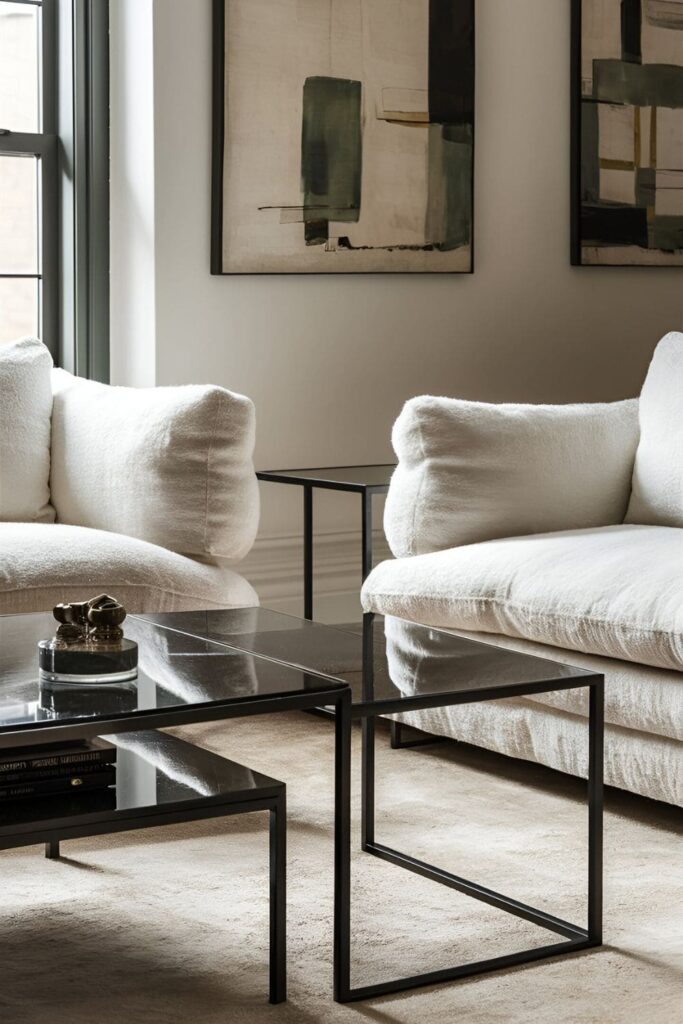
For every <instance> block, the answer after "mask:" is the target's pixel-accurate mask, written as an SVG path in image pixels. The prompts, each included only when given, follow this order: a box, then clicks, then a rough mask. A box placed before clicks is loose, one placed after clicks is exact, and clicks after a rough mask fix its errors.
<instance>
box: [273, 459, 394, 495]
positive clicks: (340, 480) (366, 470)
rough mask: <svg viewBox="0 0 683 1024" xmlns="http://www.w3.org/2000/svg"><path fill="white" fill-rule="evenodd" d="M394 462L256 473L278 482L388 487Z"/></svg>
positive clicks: (347, 486) (359, 487)
mask: <svg viewBox="0 0 683 1024" xmlns="http://www.w3.org/2000/svg"><path fill="white" fill-rule="evenodd" d="M395 469H396V465H395V464H394V463H392V464H387V465H377V466H327V467H323V468H315V469H268V470H261V471H259V472H258V473H257V474H256V475H257V476H258V478H259V479H260V480H272V481H275V482H280V483H313V484H314V485H320V486H322V485H326V486H328V487H340V488H342V489H343V488H354V489H357V490H363V489H364V488H366V487H375V488H379V487H386V488H388V487H389V482H390V480H391V476H392V473H393V472H394V470H395Z"/></svg>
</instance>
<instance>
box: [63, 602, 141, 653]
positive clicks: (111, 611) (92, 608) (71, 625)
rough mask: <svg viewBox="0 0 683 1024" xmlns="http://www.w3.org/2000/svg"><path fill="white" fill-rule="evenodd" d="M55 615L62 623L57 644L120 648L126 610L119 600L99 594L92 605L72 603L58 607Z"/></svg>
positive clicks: (90, 603) (88, 603) (89, 603)
mask: <svg viewBox="0 0 683 1024" xmlns="http://www.w3.org/2000/svg"><path fill="white" fill-rule="evenodd" d="M52 614H53V615H54V617H55V619H56V620H57V622H58V623H59V627H58V629H57V633H56V636H55V640H56V641H61V642H63V643H64V644H66V645H67V646H69V645H71V644H95V645H97V644H109V645H116V644H120V642H121V641H122V640H123V630H122V629H121V623H122V622H123V620H124V619H125V617H126V609H125V608H124V607H123V605H122V604H120V603H119V602H118V601H117V600H116V598H115V597H110V596H109V594H99V595H98V596H97V597H93V598H91V599H90V600H89V601H71V602H68V603H66V602H64V603H62V604H58V605H55V607H54V608H53V609H52Z"/></svg>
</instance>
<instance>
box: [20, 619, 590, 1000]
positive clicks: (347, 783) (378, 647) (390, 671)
mask: <svg viewBox="0 0 683 1024" xmlns="http://www.w3.org/2000/svg"><path fill="white" fill-rule="evenodd" d="M51 631H52V620H51V618H50V616H48V615H41V614H28V615H18V616H3V617H0V750H8V749H11V748H13V747H14V748H16V747H19V746H24V745H32V744H38V743H46V742H54V741H58V740H61V739H64V740H72V739H78V738H89V737H93V736H97V735H102V734H111V733H113V734H115V735H116V737H117V742H121V743H124V742H128V743H129V744H130V743H131V742H134V738H135V735H136V734H138V733H140V731H141V730H150V729H151V730H154V729H158V728H162V727H164V726H174V725H181V724H186V723H192V722H201V721H211V720H218V719H227V718H234V717H239V716H245V715H257V714H263V713H272V712H279V711H288V710H308V709H311V708H319V707H328V708H331V709H332V710H333V711H334V729H335V755H334V778H335V817H334V849H335V853H334V866H333V876H334V877H333V881H334V920H333V933H334V956H333V979H334V997H335V999H336V1000H337V1001H339V1002H349V1001H351V1000H361V999H372V998H374V997H376V996H381V995H386V994H388V993H393V992H400V991H403V990H405V989H410V988H415V987H418V986H421V985H427V984H434V983H436V982H444V981H448V980H453V979H458V978H463V977H467V976H470V975H475V974H481V973H484V972H486V971H493V970H497V969H500V968H505V967H510V966H513V965H516V964H522V963H528V962H531V961H535V960H541V959H543V958H545V957H551V956H552V957H555V956H559V955H563V954H568V953H574V952H576V951H578V950H582V949H586V948H589V947H591V946H597V945H600V943H601V941H602V800H603V798H602V785H603V782H602V771H603V768H602V765H603V730H604V725H603V700H604V697H603V677H602V676H601V675H598V674H596V673H589V672H586V671H583V670H581V669H577V668H572V667H571V666H568V665H562V664H558V663H557V662H554V661H552V662H551V661H546V660H545V659H542V658H537V657H532V656H530V655H527V654H521V653H519V652H515V651H510V650H507V649H504V648H500V647H496V646H495V645H492V644H486V643H479V642H476V641H473V640H469V639H465V638H464V637H459V636H454V635H453V634H450V633H445V632H443V631H441V630H437V629H431V628H429V627H425V626H419V625H416V624H415V623H411V622H406V621H405V620H402V619H397V618H389V617H387V618H386V619H384V620H380V619H375V617H374V616H372V615H368V616H365V619H364V622H363V627H362V630H361V631H360V632H357V633H356V632H352V631H349V630H343V629H335V628H333V627H329V626H323V625H320V624H318V623H316V622H312V621H309V620H307V619H300V618H295V617H293V616H289V615H283V614H281V613H277V612H272V611H269V610H267V609H263V608H241V609H230V610H224V611H221V610H217V611H199V612H176V613H169V614H160V615H143V616H137V615H134V616H130V617H129V619H128V620H127V622H126V633H127V635H129V636H130V637H131V639H134V640H136V641H137V643H138V645H139V649H140V671H139V674H138V679H137V680H136V681H134V682H133V683H130V684H127V685H125V686H123V685H122V686H113V685H112V684H108V685H107V686H105V687H99V688H98V690H97V691H95V692H93V690H92V688H91V689H90V690H89V691H88V692H87V693H84V694H83V695H82V702H81V703H80V704H79V695H78V691H77V690H74V689H72V688H69V689H68V690H67V692H66V694H64V693H55V692H54V691H51V692H44V690H43V688H42V687H41V684H40V683H39V682H38V680H37V678H36V677H37V673H36V670H35V645H36V643H37V641H38V640H39V639H41V638H42V637H44V636H48V635H49V634H50V633H51ZM575 687H587V688H588V690H589V694H590V697H589V707H590V714H589V720H588V765H587V767H588V782H587V798H588V857H587V876H588V886H587V916H586V921H585V923H583V924H575V923H572V922H569V921H566V920H563V919H561V918H559V917H556V916H554V915H552V914H550V913H547V912H546V911H542V910H538V909H536V908H534V907H532V906H530V905H528V904H526V903H523V902H521V901H519V900H516V899H512V898H510V897H508V896H506V895H504V894H503V893H500V892H496V891H494V890H492V889H489V888H487V887H486V886H483V885H481V884H479V883H477V882H475V881H471V880H468V879H466V878H463V877H461V876H459V875H456V874H454V873H452V872H449V871H445V870H443V869H441V868H439V867H438V866H437V865H433V864H428V863H426V862H424V861H420V860H418V859H416V858H414V857H412V856H410V855H408V854H406V853H403V852H402V851H399V850H396V849H393V848H391V847H389V846H387V845H385V844H383V843H382V842H381V841H380V840H379V838H378V837H377V834H376V820H375V819H376V815H375V720H376V718H377V717H378V716H382V715H387V714H395V713H398V712H404V711H411V710H419V709H423V708H430V707H446V706H457V705H461V704H468V703H474V702H478V701H487V700H496V699H498V698H502V697H519V696H524V695H528V694H536V693H545V692H549V691H553V690H563V689H570V688H575ZM352 719H356V720H358V721H359V722H360V723H361V730H362V766H361V767H362V771H361V787H362V849H363V850H364V851H365V852H366V853H368V854H370V855H372V856H375V857H378V858H380V859H382V860H384V861H387V862H389V863H390V864H392V865H394V866H395V867H399V868H401V869H403V870H404V871H407V872H412V873H416V874H418V875H422V876H423V877H425V878H428V879H431V880H432V881H434V882H437V883H439V884H441V885H444V886H446V887H448V888H451V889H455V890H458V891H459V892H461V893H465V894H467V895H468V896H471V897H473V898H475V899H477V900H480V901H482V902H483V903H486V904H488V905H489V906H492V907H497V908H498V909H500V910H503V911H506V912H507V913H509V914H512V915H514V916H516V917H519V918H522V919H524V920H526V921H529V922H532V923H533V924H535V925H537V926H538V927H539V928H540V929H542V930H543V931H545V932H551V933H553V934H554V936H555V937H556V938H555V941H552V942H548V941H541V942H540V944H539V945H536V946H534V947H532V948H530V949H523V950H519V951H515V952H512V953H507V954H505V955H503V956H496V957H491V958H488V959H483V960H479V961H476V962H470V963H459V964H453V965H452V966H450V967H447V968H445V969H443V970H435V971H429V972H424V973H421V974H416V975H410V976H407V977H394V978H389V979H383V980H379V981H376V982H372V983H370V984H363V985H354V984H353V983H352V964H351V934H352V932H351V831H350V816H351V804H350V797H351V723H352ZM310 722H311V728H315V727H316V726H315V724H314V723H315V719H312V718H311V719H310ZM127 734H130V736H132V737H133V739H132V740H131V739H129V740H127V741H126V739H125V736H126V735H127ZM241 767H242V766H235V769H236V768H241ZM274 783H275V780H268V779H265V778H264V777H261V782H259V785H260V786H261V788H262V792H261V795H262V796H263V797H264V799H270V798H272V799H277V789H276V787H277V784H276V783H275V788H273V786H272V785H271V784H274ZM226 786H227V784H225V785H224V786H223V788H222V789H221V790H220V793H219V794H218V800H217V801H216V802H215V804H214V805H212V806H213V807H214V809H215V807H217V806H218V804H219V803H220V802H221V800H222V798H223V797H224V796H226V794H227V789H226ZM269 787H270V788H269ZM230 792H233V793H235V792H237V793H238V794H239V789H237V790H235V787H234V785H233V786H232V789H230ZM240 799H241V797H240ZM257 799H258V797H257ZM226 802H227V801H225V800H223V803H226ZM237 802H239V801H237ZM26 803H28V802H26ZM180 803H182V801H180ZM22 806H24V807H25V804H24V805H22ZM156 807H157V810H155V807H154V805H152V807H151V810H150V809H149V808H147V809H143V808H140V810H141V813H140V815H139V816H138V814H137V810H136V809H135V808H134V807H129V808H127V809H126V808H123V807H122V808H121V811H122V812H123V817H121V818H119V819H117V818H116V817H115V815H113V814H112V813H111V809H109V810H107V809H105V811H104V813H105V818H102V817H101V815H99V812H96V811H92V812H91V813H88V812H87V811H86V810H82V811H81V812H79V814H78V815H77V817H78V819H79V820H78V821H75V822H74V827H75V831H74V832H73V833H69V834H73V835H77V834H80V835H92V834H96V833H98V832H102V831H107V830H111V831H114V830H115V828H114V827H111V828H109V827H108V825H111V826H115V825H116V821H117V820H119V821H120V822H121V823H122V827H130V828H133V827H136V826H135V824H134V823H133V822H132V818H133V817H138V818H139V820H140V821H141V820H142V818H144V817H145V816H146V815H147V814H148V813H150V814H155V813H157V811H158V810H159V808H158V804H157V805H156ZM208 807H209V805H208V804H206V805H205V806H204V807H203V808H202V811H206V810H207V809H208ZM184 810H187V811H188V812H190V813H191V812H193V811H194V810H197V807H196V806H195V807H189V808H183V807H182V806H177V807H176V808H174V809H173V811H172V813H173V814H180V813H182V812H183V811H184ZM26 813H28V814H29V816H30V811H27V812H26ZM107 815H108V817H107ZM126 816H127V817H128V822H127V823H126V821H125V819H126ZM177 820H182V819H180V818H178V819H177ZM107 823H108V824H107ZM25 824H26V823H25ZM44 824H45V823H44V822H40V821H35V820H29V822H28V823H27V824H26V828H25V829H22V839H21V842H24V840H27V841H32V842H38V841H41V842H43V841H47V842H58V841H60V839H61V838H65V837H68V835H67V831H66V829H67V828H68V827H70V826H68V822H67V821H66V819H64V820H62V822H61V823H58V824H57V825H55V824H54V822H52V823H50V825H49V828H47V829H46V828H45V827H44ZM105 826H107V827H105ZM12 827H14V826H12V825H11V823H10V828H9V831H5V833H4V836H3V831H2V826H1V823H0V846H1V845H2V844H3V840H4V839H7V838H8V837H9V835H10V834H11V831H12ZM15 833H16V828H15ZM276 842H277V840H276ZM279 842H281V839H280V840H279ZM0 870H1V865H0ZM282 891H283V889H282V887H281V888H280V897H279V899H280V900H281V899H282ZM278 941H279V943H280V944H279V946H278V945H277V942H278ZM276 949H277V950H279V952H278V954H277V957H276V961H275V962H276V965H277V966H276V967H275V968H273V970H275V971H279V972H280V973H279V974H278V975H277V977H276V978H274V976H273V974H271V979H272V980H273V986H274V988H273V990H272V991H273V992H274V994H275V997H276V998H277V997H278V995H280V996H281V995H283V992H284V975H283V974H282V971H283V970H284V968H283V958H284V941H283V940H277V939H276ZM278 978H279V980H278ZM278 986H279V987H278Z"/></svg>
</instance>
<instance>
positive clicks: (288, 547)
mask: <svg viewBox="0 0 683 1024" xmlns="http://www.w3.org/2000/svg"><path fill="white" fill-rule="evenodd" d="M373 547H374V558H375V563H377V562H380V561H382V560H383V559H385V558H390V557H391V552H390V551H389V547H388V545H387V542H386V539H385V537H384V534H383V532H382V530H375V531H373ZM235 568H236V569H237V571H238V572H239V573H240V574H241V575H242V576H246V578H247V579H248V580H249V582H250V583H251V585H252V586H253V587H254V589H255V590H256V592H257V594H258V595H259V598H260V600H261V604H262V605H263V606H264V607H266V608H273V609H275V610H276V611H283V612H288V613H289V614H292V615H301V614H302V613H303V541H302V538H301V535H300V534H298V533H297V534H280V535H270V536H265V537H259V538H257V540H256V543H255V544H254V547H253V548H252V549H251V551H250V552H249V554H248V555H247V557H246V558H245V559H244V560H243V561H242V562H240V564H239V565H237V566H235ZM313 577H314V583H313V596H314V607H313V612H314V616H315V618H316V619H318V620H319V621H321V622H344V621H355V620H356V619H359V618H360V616H361V607H360V602H359V599H358V595H359V592H360V586H361V533H360V530H343V531H338V532H334V533H332V532H327V533H317V534H316V536H315V540H314V546H313Z"/></svg>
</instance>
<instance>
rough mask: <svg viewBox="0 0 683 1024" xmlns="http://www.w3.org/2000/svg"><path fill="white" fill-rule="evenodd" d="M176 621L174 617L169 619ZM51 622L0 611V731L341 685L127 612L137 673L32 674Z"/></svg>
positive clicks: (244, 616) (45, 616) (47, 617)
mask: <svg viewBox="0 0 683 1024" xmlns="http://www.w3.org/2000/svg"><path fill="white" fill-rule="evenodd" d="M250 612H251V615H252V617H253V622H254V624H255V623H256V621H257V618H256V616H257V609H242V610H241V611H240V621H241V622H242V624H243V625H245V624H246V623H247V621H248V618H249V614H250ZM184 621H185V620H184V619H174V622H175V623H176V624H180V623H183V622H184ZM56 626H57V623H56V622H55V620H54V619H53V617H52V615H51V614H49V613H47V612H44V613H43V612H36V613H30V614H24V615H2V616H0V735H1V734H2V733H3V732H18V731H21V730H26V729H31V730H35V729H36V728H37V727H39V726H46V727H47V726H49V725H55V724H59V725H65V724H67V723H74V722H82V721H84V720H86V719H88V720H90V722H93V720H96V719H102V720H105V719H106V720H107V721H108V722H111V723H113V724H114V725H115V722H116V719H117V718H125V717H130V715H131V713H133V714H135V713H136V712H149V711H155V710H164V711H166V710H170V709H173V708H178V709H186V708H188V707H190V706H191V707H199V706H201V705H204V704H214V703H219V704H233V703H235V704H237V703H240V702H244V701H257V700H259V699H268V698H273V697H279V696H292V695H297V694H309V693H311V692H316V691H317V690H321V691H329V690H331V689H334V688H335V687H342V686H343V683H341V682H339V681H336V680H334V679H325V678H321V677H320V676H318V675H316V674H314V673H315V670H313V669H312V670H310V671H306V672H304V671H302V670H301V669H299V668H296V667H290V666H288V665H282V664H279V663H277V662H274V661H271V660H269V659H267V658H259V657H255V656H254V655H253V654H251V653H250V652H249V651H247V650H246V649H245V650H236V649H234V648H233V647H226V646H225V644H223V643H216V642H213V641H212V640H211V638H210V637H207V636H202V635H201V634H200V635H198V636H192V635H190V634H189V633H188V632H179V631H178V630H177V629H170V628H166V627H165V626H164V625H157V624H155V623H154V622H153V621H151V620H150V619H145V618H141V617H139V616H133V615H130V616H129V617H128V618H127V619H126V621H125V624H124V632H125V635H126V636H127V637H129V638H130V639H131V640H135V641H137V644H138V647H139V656H138V657H139V661H138V676H137V679H134V680H132V681H130V682H126V683H104V684H102V683H100V684H96V685H91V686H88V685H84V684H80V683H79V684H77V685H76V684H73V683H54V682H53V683H49V682H45V681H43V680H40V679H39V673H38V652H37V649H36V645H37V644H38V641H40V640H43V639H46V638H49V637H51V636H52V635H53V634H54V632H55V629H56Z"/></svg>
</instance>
